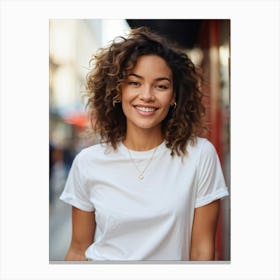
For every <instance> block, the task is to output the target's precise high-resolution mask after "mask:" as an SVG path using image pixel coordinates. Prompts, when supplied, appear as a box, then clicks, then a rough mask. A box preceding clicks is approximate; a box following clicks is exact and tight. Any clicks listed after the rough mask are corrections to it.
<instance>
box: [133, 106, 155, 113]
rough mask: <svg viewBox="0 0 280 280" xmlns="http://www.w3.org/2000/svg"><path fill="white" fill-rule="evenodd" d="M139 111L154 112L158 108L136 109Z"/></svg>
mask: <svg viewBox="0 0 280 280" xmlns="http://www.w3.org/2000/svg"><path fill="white" fill-rule="evenodd" d="M136 108H137V109H138V110H140V111H143V112H154V111H155V110H156V108H150V107H136Z"/></svg>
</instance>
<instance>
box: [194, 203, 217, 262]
mask: <svg viewBox="0 0 280 280" xmlns="http://www.w3.org/2000/svg"><path fill="white" fill-rule="evenodd" d="M219 208H220V200H216V201H214V202H212V203H210V204H208V205H205V206H202V207H198V208H196V209H195V212H194V221H193V228H192V239H191V250H190V260H191V261H210V260H214V259H215V237H216V228H217V223H218V217H219Z"/></svg>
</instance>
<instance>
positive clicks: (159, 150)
mask: <svg viewBox="0 0 280 280" xmlns="http://www.w3.org/2000/svg"><path fill="white" fill-rule="evenodd" d="M118 148H119V149H120V151H121V152H122V153H124V154H126V155H129V154H128V150H129V152H130V154H131V155H132V156H133V158H134V159H141V158H147V157H150V156H152V154H153V153H154V150H155V149H157V150H156V152H155V156H156V155H158V154H160V153H162V151H164V149H165V148H166V143H165V141H163V142H162V143H161V144H159V145H158V146H157V147H155V148H153V149H150V150H147V151H136V150H131V149H128V148H127V147H126V146H125V145H124V144H123V143H122V142H120V143H119V145H118Z"/></svg>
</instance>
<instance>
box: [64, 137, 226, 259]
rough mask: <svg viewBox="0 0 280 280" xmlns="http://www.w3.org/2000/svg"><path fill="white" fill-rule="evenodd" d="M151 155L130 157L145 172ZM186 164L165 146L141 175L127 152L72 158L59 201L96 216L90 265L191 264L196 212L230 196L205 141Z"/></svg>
mask: <svg viewBox="0 0 280 280" xmlns="http://www.w3.org/2000/svg"><path fill="white" fill-rule="evenodd" d="M153 151H154V150H149V151H144V152H139V151H130V153H131V156H132V158H133V159H134V160H135V163H136V164H137V166H138V168H139V169H140V170H142V169H144V168H145V166H146V165H147V163H148V161H149V160H150V158H151V157H152V153H153ZM187 151H188V153H187V155H186V156H185V157H184V158H183V159H182V158H181V157H179V156H177V155H174V156H173V157H171V155H170V149H168V148H167V147H166V145H165V142H163V143H162V144H161V145H159V146H158V148H157V150H156V152H155V154H154V157H153V160H152V162H151V163H150V165H149V166H148V168H147V170H146V171H145V173H144V176H145V177H144V179H143V180H140V179H139V178H138V175H139V171H138V170H137V169H136V167H135V165H134V164H133V162H132V161H131V158H130V155H129V153H128V150H127V148H126V147H125V146H124V145H123V144H122V143H120V144H119V145H118V148H117V150H113V149H112V148H108V146H105V145H104V144H103V145H101V144H97V145H94V146H91V147H89V148H85V149H84V150H82V151H81V152H80V153H79V154H78V155H77V156H76V158H75V160H74V162H73V164H72V167H71V171H70V173H69V176H68V179H67V182H66V186H65V189H64V191H63V193H62V195H61V197H60V198H61V199H62V200H63V201H65V202H66V203H69V204H71V205H73V206H75V207H77V208H79V209H82V210H84V211H95V219H96V232H95V237H94V243H93V244H92V245H90V246H89V247H88V249H87V250H86V257H87V258H88V259H89V260H188V259H189V249H190V241H191V232H192V223H193V215H194V209H195V208H196V207H200V206H203V205H206V204H208V203H210V202H212V201H214V200H216V199H219V198H222V197H224V196H227V195H228V191H227V188H226V185H225V181H224V177H223V174H222V170H221V166H220V163H219V159H218V157H217V154H216V151H215V149H214V147H213V145H212V144H211V143H210V142H209V141H208V140H206V139H204V138H198V139H197V144H195V145H193V146H192V145H190V144H189V145H188V147H187Z"/></svg>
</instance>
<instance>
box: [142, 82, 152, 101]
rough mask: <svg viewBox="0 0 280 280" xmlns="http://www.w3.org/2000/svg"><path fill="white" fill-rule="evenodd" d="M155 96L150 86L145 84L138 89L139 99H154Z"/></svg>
mask: <svg viewBox="0 0 280 280" xmlns="http://www.w3.org/2000/svg"><path fill="white" fill-rule="evenodd" d="M154 98H155V96H154V94H153V90H152V87H151V86H149V85H147V86H144V87H142V88H141V91H140V99H142V100H144V101H151V100H154Z"/></svg>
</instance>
